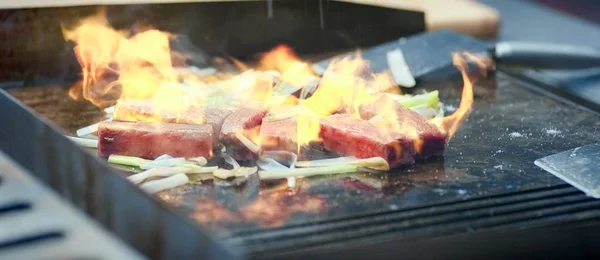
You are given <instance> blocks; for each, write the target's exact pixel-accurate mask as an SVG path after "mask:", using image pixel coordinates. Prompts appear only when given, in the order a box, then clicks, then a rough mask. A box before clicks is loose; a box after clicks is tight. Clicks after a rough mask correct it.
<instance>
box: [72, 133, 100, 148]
mask: <svg viewBox="0 0 600 260" xmlns="http://www.w3.org/2000/svg"><path fill="white" fill-rule="evenodd" d="M67 138H69V139H71V141H73V142H75V143H76V144H77V145H79V146H82V147H87V148H98V140H97V139H89V138H81V137H74V136H67Z"/></svg>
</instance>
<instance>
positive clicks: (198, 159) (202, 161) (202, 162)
mask: <svg viewBox="0 0 600 260" xmlns="http://www.w3.org/2000/svg"><path fill="white" fill-rule="evenodd" d="M188 161H191V162H194V163H196V164H198V165H200V166H204V165H206V164H207V163H208V161H207V160H206V158H204V157H195V158H189V159H188Z"/></svg>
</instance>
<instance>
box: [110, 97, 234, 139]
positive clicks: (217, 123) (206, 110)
mask: <svg viewBox="0 0 600 260" xmlns="http://www.w3.org/2000/svg"><path fill="white" fill-rule="evenodd" d="M230 113H231V111H229V110H227V109H220V108H212V107H200V106H190V107H186V108H185V109H182V110H181V111H170V110H169V109H160V108H157V107H156V105H155V104H154V103H152V102H150V101H139V100H120V101H119V102H118V103H117V105H116V106H115V113H114V115H113V118H114V119H115V120H119V121H143V122H164V123H180V124H209V125H212V126H213V133H220V132H221V125H222V124H223V121H224V120H225V118H226V117H227V116H228V115H229V114H230ZM218 137H219V136H218V134H216V135H215V136H214V138H215V140H214V141H215V142H216V141H217V140H218V139H217V138H218Z"/></svg>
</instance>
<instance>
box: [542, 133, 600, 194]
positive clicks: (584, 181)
mask: <svg viewBox="0 0 600 260" xmlns="http://www.w3.org/2000/svg"><path fill="white" fill-rule="evenodd" d="M534 163H535V165H537V166H539V167H541V168H542V169H544V170H546V171H548V172H549V173H551V174H553V175H554V176H556V177H558V178H560V179H561V180H563V181H565V182H566V183H569V184H571V185H572V186H574V187H575V188H577V189H579V190H581V191H583V192H584V193H585V194H587V195H588V196H591V197H593V198H596V199H600V143H595V144H589V145H585V146H581V147H577V148H575V149H571V150H568V151H565V152H561V153H557V154H554V155H550V156H547V157H544V158H540V159H538V160H536V161H535V162H534Z"/></svg>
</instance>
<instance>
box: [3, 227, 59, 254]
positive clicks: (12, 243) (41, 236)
mask: <svg viewBox="0 0 600 260" xmlns="http://www.w3.org/2000/svg"><path fill="white" fill-rule="evenodd" d="M58 238H64V234H63V232H61V231H49V232H42V233H38V234H33V235H25V236H21V237H17V238H13V239H9V240H6V241H0V250H2V249H8V248H12V247H17V246H24V245H28V244H37V243H38V242H43V241H46V240H51V239H58Z"/></svg>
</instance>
